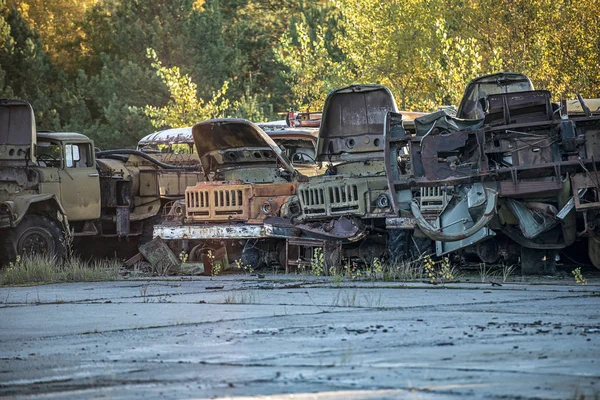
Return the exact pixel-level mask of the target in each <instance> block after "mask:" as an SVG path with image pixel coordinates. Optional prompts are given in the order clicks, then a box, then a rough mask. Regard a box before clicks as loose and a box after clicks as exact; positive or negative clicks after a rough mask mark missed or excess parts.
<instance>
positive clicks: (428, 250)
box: [411, 235, 435, 259]
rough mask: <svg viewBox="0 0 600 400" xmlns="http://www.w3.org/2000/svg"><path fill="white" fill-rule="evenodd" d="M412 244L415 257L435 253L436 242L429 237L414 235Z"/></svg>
mask: <svg viewBox="0 0 600 400" xmlns="http://www.w3.org/2000/svg"><path fill="white" fill-rule="evenodd" d="M411 244H412V246H411V250H412V253H413V258H414V259H417V258H420V257H422V256H431V255H434V254H435V242H434V241H433V240H431V239H429V238H428V237H416V236H414V235H413V237H412V238H411Z"/></svg>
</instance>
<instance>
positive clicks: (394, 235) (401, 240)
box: [387, 229, 412, 264]
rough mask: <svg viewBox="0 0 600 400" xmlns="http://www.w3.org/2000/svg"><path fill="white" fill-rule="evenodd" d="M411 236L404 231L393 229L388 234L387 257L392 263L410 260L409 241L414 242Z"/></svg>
mask: <svg viewBox="0 0 600 400" xmlns="http://www.w3.org/2000/svg"><path fill="white" fill-rule="evenodd" d="M411 236H412V235H411V234H410V233H409V232H408V231H406V230H403V229H393V230H391V231H389V232H388V242H387V256H388V260H389V262H390V263H392V264H393V263H396V262H400V261H402V260H406V259H409V258H410V257H411V254H410V252H409V249H410V246H409V240H412V238H411Z"/></svg>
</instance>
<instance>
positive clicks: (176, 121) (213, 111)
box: [144, 49, 229, 128]
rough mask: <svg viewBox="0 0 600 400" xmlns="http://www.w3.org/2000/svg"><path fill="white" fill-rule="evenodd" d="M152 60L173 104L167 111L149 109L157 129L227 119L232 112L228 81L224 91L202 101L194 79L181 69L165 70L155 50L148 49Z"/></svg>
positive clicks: (222, 88)
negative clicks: (225, 114)
mask: <svg viewBox="0 0 600 400" xmlns="http://www.w3.org/2000/svg"><path fill="white" fill-rule="evenodd" d="M147 55H148V58H150V59H151V60H152V67H154V68H155V70H156V74H157V75H158V76H159V77H160V79H161V80H162V82H163V83H164V84H165V85H166V86H167V88H168V89H169V93H170V98H169V102H168V104H167V105H166V106H164V107H154V106H150V105H148V106H146V107H145V109H144V112H145V113H146V115H147V116H148V117H149V118H150V120H151V121H152V125H154V127H156V128H163V127H176V128H179V127H186V126H191V125H194V124H195V123H197V122H199V121H202V120H205V119H211V118H217V117H221V116H223V114H224V112H225V110H227V109H228V108H229V100H228V99H227V98H226V97H225V95H226V93H227V87H228V85H229V84H228V82H227V81H225V83H224V84H223V86H222V87H221V89H220V90H218V91H216V92H214V93H213V96H212V98H211V99H210V100H209V101H206V102H205V101H204V100H203V99H201V98H199V97H198V93H197V92H198V90H197V85H196V84H195V83H194V82H193V81H192V79H191V78H190V77H189V76H188V75H185V74H182V73H181V71H180V69H179V67H170V68H168V67H165V66H164V65H163V64H162V62H161V61H160V60H159V59H158V56H157V55H156V52H155V51H154V50H153V49H147Z"/></svg>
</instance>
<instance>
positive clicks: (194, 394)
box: [0, 275, 600, 399]
mask: <svg viewBox="0 0 600 400" xmlns="http://www.w3.org/2000/svg"><path fill="white" fill-rule="evenodd" d="M473 280H474V279H472V281H473ZM599 345H600V280H596V279H594V280H590V282H589V283H588V285H587V286H580V285H576V284H575V283H574V282H573V280H572V279H567V278H565V279H539V280H536V281H535V282H534V283H524V282H515V283H504V284H503V285H502V286H492V285H491V284H489V283H476V282H463V283H451V284H446V285H445V286H440V285H437V286H433V285H429V284H426V283H421V282H417V283H393V282H345V283H342V284H339V283H337V284H336V283H333V282H330V281H328V280H326V279H325V278H321V279H318V278H314V277H303V276H281V275H267V276H266V277H264V278H259V277H257V276H244V275H237V276H223V277H215V278H209V277H195V278H193V279H191V278H173V279H168V280H151V281H146V280H144V281H140V280H123V281H117V282H99V283H74V284H57V285H42V286H30V287H10V288H9V287H2V288H0V398H4V397H13V396H14V397H17V398H19V397H28V398H29V397H34V398H35V397H40V398H42V397H43V398H60V399H70V398H111V399H132V398H134V399H135V398H144V399H154V398H184V399H185V398H215V397H219V398H220V397H228V398H236V399H238V398H254V397H255V396H261V395H262V396H265V395H270V396H271V397H269V398H284V399H305V398H306V399H349V398H361V399H388V398H389V399H396V398H409V399H412V398H415V399H430V398H431V399H437V398H440V399H442V398H451V399H464V398H473V399H479V398H491V399H494V398H497V399H539V398H550V399H571V398H572V399H575V398H577V399H580V398H581V397H580V396H584V397H583V398H585V399H594V398H596V399H597V398H598V397H600V346H599Z"/></svg>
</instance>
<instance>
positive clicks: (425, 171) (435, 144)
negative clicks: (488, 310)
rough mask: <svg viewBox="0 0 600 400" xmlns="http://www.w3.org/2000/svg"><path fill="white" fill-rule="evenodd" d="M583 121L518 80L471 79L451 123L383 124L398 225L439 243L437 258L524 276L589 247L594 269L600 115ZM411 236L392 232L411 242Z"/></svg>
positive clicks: (438, 116) (393, 119) (393, 117)
mask: <svg viewBox="0 0 600 400" xmlns="http://www.w3.org/2000/svg"><path fill="white" fill-rule="evenodd" d="M581 102H582V104H581V105H582V107H581V108H582V109H583V110H586V109H587V112H586V113H584V115H581V114H579V115H569V112H568V111H567V107H566V104H565V103H563V104H554V103H552V102H551V98H550V93H549V92H548V91H545V90H534V89H533V86H532V85H531V82H530V81H529V79H528V78H527V77H525V76H523V75H521V74H515V73H499V74H493V75H487V76H484V77H481V78H478V79H475V80H474V81H472V82H471V83H470V84H469V85H468V86H467V88H466V90H465V95H464V99H463V101H462V102H461V105H460V107H459V110H458V117H463V118H467V119H459V118H453V117H451V116H449V115H447V114H446V113H445V112H438V113H435V114H431V115H428V116H425V117H421V118H418V119H417V120H416V121H415V125H416V135H414V136H413V135H407V134H406V131H405V130H404V129H403V127H402V116H401V115H399V114H395V113H389V114H388V116H387V119H386V130H385V143H386V147H387V151H386V168H387V174H386V176H387V177H388V180H389V187H390V189H391V196H390V197H391V204H392V206H393V207H394V210H395V211H396V212H397V217H398V218H407V219H412V218H414V221H415V225H416V229H415V232H418V233H419V234H421V235H425V236H426V237H428V238H430V239H431V240H433V241H435V248H436V253H437V255H439V256H441V255H445V254H450V253H453V254H460V255H463V256H470V255H471V256H476V257H478V258H479V259H480V260H481V261H482V262H486V263H494V262H497V261H499V260H500V259H505V260H506V261H507V262H518V261H519V259H520V263H521V269H522V272H523V273H552V272H554V271H555V261H556V257H557V254H558V252H559V251H561V250H563V249H566V248H569V247H570V246H572V245H573V244H574V243H575V241H577V240H581V239H585V240H587V241H588V244H589V245H588V248H589V255H590V259H591V260H592V262H593V263H594V265H596V266H600V258H599V255H600V244H599V242H600V239H599V234H600V232H599V231H598V227H599V226H600V225H599V223H600V220H599V214H598V211H599V210H600V198H599V194H600V192H599V189H600V188H599V186H598V182H599V180H598V178H600V176H599V175H598V172H597V170H598V162H597V160H598V158H599V156H600V147H599V146H600V115H596V116H593V115H592V113H591V112H590V111H589V109H588V108H587V107H586V106H585V102H584V101H583V100H581ZM411 234H412V232H411V231H403V230H398V231H396V234H395V235H396V236H398V238H399V240H400V239H402V240H404V241H408V240H410V235H411Z"/></svg>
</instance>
